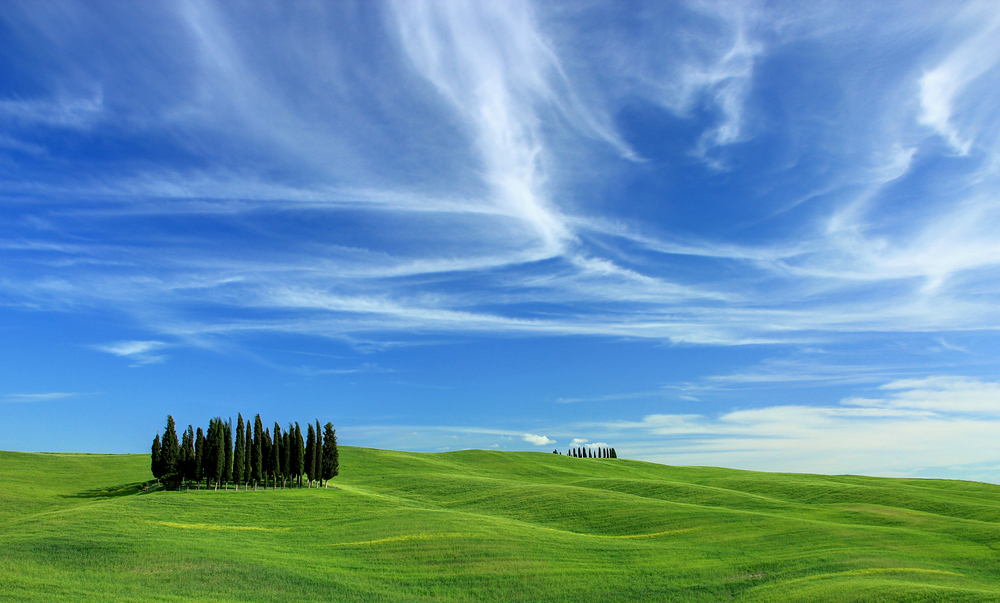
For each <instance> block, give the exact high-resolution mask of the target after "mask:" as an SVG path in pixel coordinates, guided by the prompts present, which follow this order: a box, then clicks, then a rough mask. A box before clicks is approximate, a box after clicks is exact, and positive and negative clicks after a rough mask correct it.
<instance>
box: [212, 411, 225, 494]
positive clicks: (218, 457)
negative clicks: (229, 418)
mask: <svg viewBox="0 0 1000 603" xmlns="http://www.w3.org/2000/svg"><path fill="white" fill-rule="evenodd" d="M225 446H226V436H225V428H224V427H223V425H222V419H221V418H218V417H216V419H215V431H214V432H213V433H212V443H211V449H212V465H211V466H210V469H211V470H212V481H214V482H215V488H216V489H218V488H219V482H220V481H222V475H223V474H224V473H225V471H226V450H225Z"/></svg>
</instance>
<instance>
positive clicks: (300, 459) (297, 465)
mask: <svg viewBox="0 0 1000 603" xmlns="http://www.w3.org/2000/svg"><path fill="white" fill-rule="evenodd" d="M293 439H294V440H295V441H294V442H293V443H292V445H293V446H294V447H295V459H294V461H295V462H294V464H293V465H292V470H293V472H294V473H295V475H296V476H297V477H298V481H299V486H301V485H302V472H303V471H305V461H306V447H305V443H304V442H303V441H302V428H301V427H299V424H298V422H296V423H295V437H294V438H293Z"/></svg>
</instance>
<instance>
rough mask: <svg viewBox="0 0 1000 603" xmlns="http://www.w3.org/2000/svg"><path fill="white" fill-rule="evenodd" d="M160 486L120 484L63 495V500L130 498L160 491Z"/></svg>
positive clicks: (142, 483)
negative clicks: (134, 495)
mask: <svg viewBox="0 0 1000 603" xmlns="http://www.w3.org/2000/svg"><path fill="white" fill-rule="evenodd" d="M161 488H162V486H156V485H153V484H149V483H147V482H132V483H130V484H121V485H118V486H110V487H107V488H92V489H90V490H84V491H82V492H77V493H76V494H63V495H62V497H63V498H118V497H119V496H132V495H133V494H146V493H147V492H153V491H154V490H159V489H161Z"/></svg>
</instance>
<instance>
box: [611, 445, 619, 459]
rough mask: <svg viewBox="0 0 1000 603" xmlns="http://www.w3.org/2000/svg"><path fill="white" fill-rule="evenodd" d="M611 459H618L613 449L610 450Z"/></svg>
mask: <svg viewBox="0 0 1000 603" xmlns="http://www.w3.org/2000/svg"><path fill="white" fill-rule="evenodd" d="M611 458H613V459H616V458H618V453H617V452H615V449H614V447H612V448H611Z"/></svg>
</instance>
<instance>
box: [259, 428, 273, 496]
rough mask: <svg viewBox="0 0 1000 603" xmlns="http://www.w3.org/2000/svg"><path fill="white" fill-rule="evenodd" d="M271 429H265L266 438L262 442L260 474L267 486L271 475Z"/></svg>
mask: <svg viewBox="0 0 1000 603" xmlns="http://www.w3.org/2000/svg"><path fill="white" fill-rule="evenodd" d="M271 444H272V443H271V430H270V429H268V428H265V429H264V439H263V440H262V441H261V443H260V467H261V471H260V475H261V479H262V480H263V481H264V487H265V488H267V481H268V478H269V477H270V476H271Z"/></svg>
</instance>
